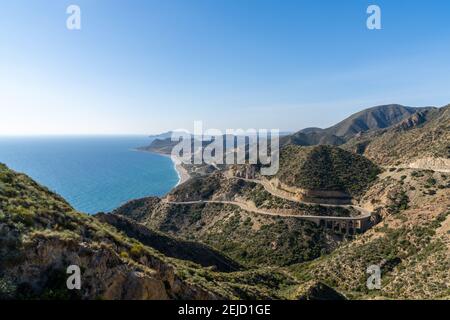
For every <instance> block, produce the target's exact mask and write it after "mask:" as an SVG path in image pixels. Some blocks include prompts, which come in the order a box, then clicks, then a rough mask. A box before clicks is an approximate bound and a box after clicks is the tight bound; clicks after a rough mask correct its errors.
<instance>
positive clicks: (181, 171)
mask: <svg viewBox="0 0 450 320" xmlns="http://www.w3.org/2000/svg"><path fill="white" fill-rule="evenodd" d="M175 170H176V171H177V173H178V177H179V181H178V183H177V185H176V186H179V185H180V184H182V183H185V182H186V181H188V180H189V178H190V177H191V176H190V175H189V173H188V172H187V170H186V169H185V168H183V166H182V165H181V164H176V165H175Z"/></svg>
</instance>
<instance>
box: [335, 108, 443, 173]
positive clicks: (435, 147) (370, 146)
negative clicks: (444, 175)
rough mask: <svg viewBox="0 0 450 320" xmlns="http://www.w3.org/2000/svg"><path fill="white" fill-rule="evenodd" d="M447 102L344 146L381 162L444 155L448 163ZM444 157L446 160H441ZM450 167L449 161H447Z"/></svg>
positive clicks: (362, 136) (360, 137)
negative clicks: (437, 107)
mask: <svg viewBox="0 0 450 320" xmlns="http://www.w3.org/2000/svg"><path fill="white" fill-rule="evenodd" d="M449 141H450V106H446V107H443V108H440V109H432V110H425V111H423V112H419V113H416V114H414V115H412V116H411V117H409V118H407V119H405V120H404V121H402V122H401V123H399V124H398V125H397V126H394V127H392V128H389V129H386V130H379V131H375V132H371V133H368V134H363V135H361V136H359V137H355V138H353V139H352V140H350V141H349V142H348V143H347V144H346V145H344V146H343V147H344V148H345V149H348V150H351V151H354V152H359V153H361V154H363V155H364V156H366V157H367V158H369V159H371V160H372V161H374V162H376V163H378V164H381V165H393V164H397V163H402V164H410V163H413V162H414V161H415V160H420V159H426V160H425V161H426V162H432V161H433V159H436V158H441V159H447V161H448V162H447V163H450V142H449ZM443 161H445V160H443ZM441 166H442V165H441ZM447 166H449V168H448V169H449V170H450V164H447Z"/></svg>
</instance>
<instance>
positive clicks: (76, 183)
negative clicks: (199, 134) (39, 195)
mask: <svg viewBox="0 0 450 320" xmlns="http://www.w3.org/2000/svg"><path fill="white" fill-rule="evenodd" d="M151 142H152V140H151V138H149V137H146V136H33V137H0V163H4V164H6V165H7V166H8V167H9V168H11V169H13V170H15V171H18V172H22V173H25V174H27V175H28V176H30V177H31V178H33V179H34V180H35V181H37V182H38V183H40V184H42V185H44V186H46V187H47V188H48V189H50V190H52V191H54V192H56V193H58V194H60V195H61V196H63V197H64V198H65V199H66V200H67V201H68V202H69V203H70V204H71V205H72V206H73V207H74V208H75V209H77V210H79V211H81V212H85V213H89V214H94V213H98V212H110V211H111V210H113V209H115V208H117V207H119V206H120V205H122V204H124V203H126V202H127V201H129V200H132V199H136V198H142V197H146V196H162V195H164V194H166V193H167V192H169V191H170V190H171V189H172V188H173V187H174V186H176V185H177V183H178V181H179V176H178V173H177V172H176V170H175V167H174V164H173V162H172V160H171V159H170V158H169V157H166V156H162V155H159V154H154V153H150V152H143V151H137V150H136V148H138V147H142V146H146V145H149V144H150V143H151Z"/></svg>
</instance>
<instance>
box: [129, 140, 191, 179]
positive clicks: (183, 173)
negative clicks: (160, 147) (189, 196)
mask: <svg viewBox="0 0 450 320" xmlns="http://www.w3.org/2000/svg"><path fill="white" fill-rule="evenodd" d="M134 150H135V151H141V152H150V153H154V154H157V155H160V156H164V157H168V158H170V160H172V163H173V168H174V169H175V171H176V173H177V175H178V182H177V184H176V185H175V186H174V187H173V188H176V187H178V186H179V185H180V184H182V183H185V182H186V181H188V180H189V179H190V178H191V176H190V175H189V173H188V171H187V170H186V169H185V168H184V167H183V166H182V165H181V164H177V163H176V162H175V160H174V159H172V157H171V156H170V154H166V153H160V152H154V151H150V150H144V149H134Z"/></svg>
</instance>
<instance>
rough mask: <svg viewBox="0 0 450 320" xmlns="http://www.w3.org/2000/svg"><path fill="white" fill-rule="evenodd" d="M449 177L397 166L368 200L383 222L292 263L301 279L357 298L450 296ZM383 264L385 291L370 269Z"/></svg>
mask: <svg viewBox="0 0 450 320" xmlns="http://www.w3.org/2000/svg"><path fill="white" fill-rule="evenodd" d="M449 182H450V176H449V175H447V174H442V173H439V172H433V171H429V170H413V169H403V168H394V170H390V171H388V172H385V173H383V174H382V175H381V176H380V179H379V181H378V182H377V183H376V184H374V185H373V186H372V187H371V188H370V189H369V190H368V191H367V192H366V194H365V196H364V199H363V203H365V204H366V205H367V206H369V207H370V206H372V208H373V209H374V210H377V211H379V212H381V214H382V216H383V217H384V218H383V220H382V222H381V223H380V224H379V225H377V226H376V227H374V228H373V229H371V230H369V231H367V232H366V233H364V234H363V235H361V236H359V237H358V238H357V239H355V240H354V241H352V242H349V243H347V244H344V245H343V246H341V247H339V248H338V249H336V250H335V251H334V252H333V253H332V254H330V255H326V256H323V257H321V258H319V259H317V260H314V261H312V262H307V263H304V264H299V265H293V266H291V267H290V270H291V271H292V272H293V273H294V274H295V275H296V276H297V277H298V278H299V280H300V281H305V282H308V281H321V282H323V283H326V284H327V285H329V286H331V287H333V288H334V289H337V290H339V291H340V292H342V293H345V295H346V296H347V297H348V298H352V299H380V298H388V299H449V298H450V291H449V284H450V273H449V272H448V270H449V268H450V198H449V196H448V195H449V192H450V191H449V188H450V184H449ZM370 265H377V266H379V267H380V268H381V276H382V278H381V279H382V283H381V289H380V290H368V288H367V287H366V280H367V277H368V275H367V273H366V269H367V267H368V266H370Z"/></svg>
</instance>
